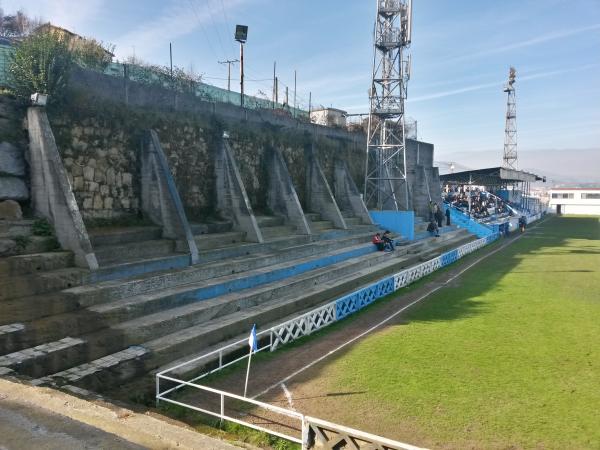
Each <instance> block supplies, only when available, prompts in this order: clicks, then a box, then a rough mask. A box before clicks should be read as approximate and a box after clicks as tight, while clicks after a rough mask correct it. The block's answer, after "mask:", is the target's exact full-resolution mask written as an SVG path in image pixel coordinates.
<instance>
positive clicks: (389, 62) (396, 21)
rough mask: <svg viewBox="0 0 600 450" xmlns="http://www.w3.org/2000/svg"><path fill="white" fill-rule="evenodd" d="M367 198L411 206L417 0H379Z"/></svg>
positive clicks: (375, 203) (376, 204) (387, 205)
mask: <svg viewBox="0 0 600 450" xmlns="http://www.w3.org/2000/svg"><path fill="white" fill-rule="evenodd" d="M376 3H377V17H376V19H375V29H374V32H373V47H374V51H373V76H372V79H371V89H370V90H369V99H370V103H371V107H370V111H369V126H368V130H367V161H366V164H365V192H364V201H365V204H366V205H367V207H368V208H375V209H379V210H384V209H391V210H400V209H409V207H410V204H409V193H408V184H407V181H406V151H405V150H406V138H405V124H404V101H405V100H406V85H407V82H408V80H409V79H410V55H408V48H409V46H410V40H411V31H412V0H376Z"/></svg>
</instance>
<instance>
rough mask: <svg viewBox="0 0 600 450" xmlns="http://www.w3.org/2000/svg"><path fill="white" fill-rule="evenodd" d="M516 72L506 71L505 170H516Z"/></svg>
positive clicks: (503, 163) (511, 69)
mask: <svg viewBox="0 0 600 450" xmlns="http://www.w3.org/2000/svg"><path fill="white" fill-rule="evenodd" d="M516 76H517V72H516V70H515V68H514V67H511V68H510V70H509V71H508V82H507V83H506V85H505V86H504V92H506V93H507V94H508V99H507V101H506V126H505V128H504V158H503V162H502V166H503V167H506V168H507V169H517V99H516V97H515V86H514V84H515V78H516Z"/></svg>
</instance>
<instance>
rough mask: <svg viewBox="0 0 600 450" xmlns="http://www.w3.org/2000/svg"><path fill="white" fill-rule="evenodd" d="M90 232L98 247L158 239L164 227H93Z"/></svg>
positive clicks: (93, 242) (91, 239) (94, 243)
mask: <svg viewBox="0 0 600 450" xmlns="http://www.w3.org/2000/svg"><path fill="white" fill-rule="evenodd" d="M88 234H89V236H90V241H91V242H92V246H93V247H94V248H96V247H99V246H106V245H118V244H127V243H132V242H143V241H154V240H158V239H161V237H162V229H161V227H158V226H146V227H107V228H91V229H89V230H88Z"/></svg>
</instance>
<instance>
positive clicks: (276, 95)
mask: <svg viewBox="0 0 600 450" xmlns="http://www.w3.org/2000/svg"><path fill="white" fill-rule="evenodd" d="M277 103H279V78H277V77H275V104H277Z"/></svg>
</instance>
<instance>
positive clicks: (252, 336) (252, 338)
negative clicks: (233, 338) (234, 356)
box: [244, 324, 258, 397]
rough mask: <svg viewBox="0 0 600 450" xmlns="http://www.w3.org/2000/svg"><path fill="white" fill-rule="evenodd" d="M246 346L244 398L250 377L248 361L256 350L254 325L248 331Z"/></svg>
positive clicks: (256, 342)
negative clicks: (248, 350)
mask: <svg viewBox="0 0 600 450" xmlns="http://www.w3.org/2000/svg"><path fill="white" fill-rule="evenodd" d="M248 345H249V346H250V352H249V353H248V369H246V384H244V397H245V396H246V393H247V392H248V377H249V376H250V361H252V353H254V352H255V351H256V350H258V341H257V339H256V324H254V325H252V331H250V337H249V338H248Z"/></svg>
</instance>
